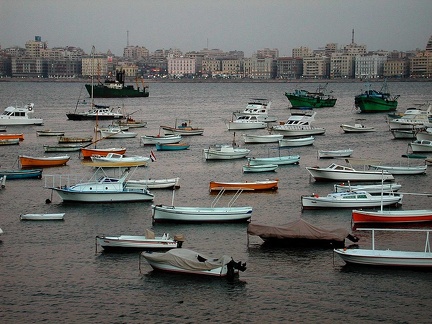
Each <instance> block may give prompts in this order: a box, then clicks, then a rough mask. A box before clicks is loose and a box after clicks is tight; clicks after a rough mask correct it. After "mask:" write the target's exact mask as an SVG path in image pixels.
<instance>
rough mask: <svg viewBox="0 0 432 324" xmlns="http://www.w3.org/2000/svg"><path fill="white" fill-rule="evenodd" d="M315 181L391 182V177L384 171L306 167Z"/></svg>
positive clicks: (341, 167)
mask: <svg viewBox="0 0 432 324" xmlns="http://www.w3.org/2000/svg"><path fill="white" fill-rule="evenodd" d="M306 170H308V172H309V173H310V175H311V176H312V177H313V178H314V179H315V181H381V180H382V181H393V180H394V177H393V175H392V174H391V173H390V172H388V171H386V170H383V171H378V170H376V171H372V170H356V169H354V168H351V167H348V166H343V165H339V164H336V163H332V164H330V165H329V166H328V167H325V168H322V167H319V166H314V167H306Z"/></svg>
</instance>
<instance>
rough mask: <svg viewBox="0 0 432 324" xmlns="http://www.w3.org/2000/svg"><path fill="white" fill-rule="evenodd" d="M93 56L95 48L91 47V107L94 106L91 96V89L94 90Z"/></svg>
mask: <svg viewBox="0 0 432 324" xmlns="http://www.w3.org/2000/svg"><path fill="white" fill-rule="evenodd" d="M94 54H95V47H94V45H93V46H92V60H91V62H92V63H91V107H92V108H93V106H94V96H93V88H94Z"/></svg>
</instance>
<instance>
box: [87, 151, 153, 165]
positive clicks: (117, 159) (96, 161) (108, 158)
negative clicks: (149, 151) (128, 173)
mask: <svg viewBox="0 0 432 324" xmlns="http://www.w3.org/2000/svg"><path fill="white" fill-rule="evenodd" d="M90 159H91V160H92V162H93V165H94V166H98V167H101V166H102V167H131V166H145V165H147V163H148V162H149V161H150V158H149V157H146V156H124V155H123V154H117V153H108V154H107V155H105V156H104V155H92V156H91V157H90Z"/></svg>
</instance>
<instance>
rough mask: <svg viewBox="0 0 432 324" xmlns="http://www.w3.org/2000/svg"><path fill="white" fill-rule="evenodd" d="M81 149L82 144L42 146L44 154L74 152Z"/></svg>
mask: <svg viewBox="0 0 432 324" xmlns="http://www.w3.org/2000/svg"><path fill="white" fill-rule="evenodd" d="M82 147H83V145H82V144H70V145H67V144H63V145H62V144H60V145H44V146H43V148H44V151H45V152H75V151H80V150H81V148H82Z"/></svg>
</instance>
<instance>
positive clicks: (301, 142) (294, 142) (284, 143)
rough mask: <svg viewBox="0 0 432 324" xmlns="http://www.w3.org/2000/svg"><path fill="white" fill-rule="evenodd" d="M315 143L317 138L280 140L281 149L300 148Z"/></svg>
mask: <svg viewBox="0 0 432 324" xmlns="http://www.w3.org/2000/svg"><path fill="white" fill-rule="evenodd" d="M314 142H315V137H313V136H309V137H303V138H291V139H287V138H283V139H281V140H279V147H299V146H308V145H312V144H313V143H314Z"/></svg>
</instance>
